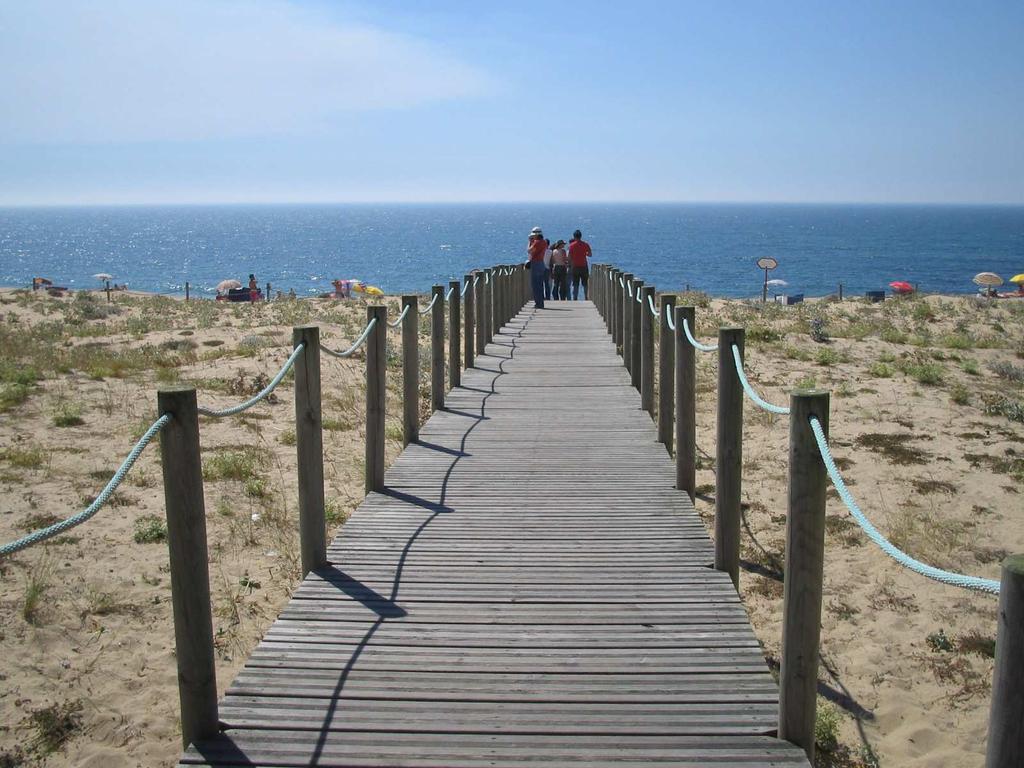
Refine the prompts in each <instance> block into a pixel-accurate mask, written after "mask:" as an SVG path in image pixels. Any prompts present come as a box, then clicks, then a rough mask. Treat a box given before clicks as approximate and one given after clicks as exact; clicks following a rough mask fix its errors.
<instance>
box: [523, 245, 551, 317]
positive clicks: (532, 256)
mask: <svg viewBox="0 0 1024 768" xmlns="http://www.w3.org/2000/svg"><path fill="white" fill-rule="evenodd" d="M547 248H548V244H547V243H546V242H544V233H543V232H542V231H541V228H540V227H534V228H533V229H531V230H530V237H529V240H528V241H527V246H526V254H527V256H528V257H529V261H528V263H527V266H528V267H529V269H530V287H531V288H532V289H533V305H534V306H535V307H536V308H537V309H544V282H545V281H544V271H545V270H544V252H545V251H547Z"/></svg>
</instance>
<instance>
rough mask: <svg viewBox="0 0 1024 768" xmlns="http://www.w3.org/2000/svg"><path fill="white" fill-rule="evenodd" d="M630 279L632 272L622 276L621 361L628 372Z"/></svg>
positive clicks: (630, 353)
mask: <svg viewBox="0 0 1024 768" xmlns="http://www.w3.org/2000/svg"><path fill="white" fill-rule="evenodd" d="M632 281H633V275H632V274H628V273H627V274H625V275H623V276H622V309H621V311H622V319H621V323H622V362H623V363H624V364H625V366H626V370H627V371H628V372H630V373H632V372H633V307H632V305H631V302H632V301H633V299H632V298H630V295H629V292H630V285H631V283H632Z"/></svg>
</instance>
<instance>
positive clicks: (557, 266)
mask: <svg viewBox="0 0 1024 768" xmlns="http://www.w3.org/2000/svg"><path fill="white" fill-rule="evenodd" d="M551 279H552V282H553V283H554V288H553V289H552V291H551V294H552V296H554V298H555V299H556V300H559V299H560V300H562V301H566V300H568V298H569V254H568V253H566V251H565V240H559V241H558V242H557V243H555V245H554V247H553V248H552V249H551Z"/></svg>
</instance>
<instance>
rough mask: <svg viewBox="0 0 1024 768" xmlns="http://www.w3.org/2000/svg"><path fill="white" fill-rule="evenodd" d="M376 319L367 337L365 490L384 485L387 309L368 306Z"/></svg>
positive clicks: (376, 489)
mask: <svg viewBox="0 0 1024 768" xmlns="http://www.w3.org/2000/svg"><path fill="white" fill-rule="evenodd" d="M370 320H376V321H377V323H376V324H375V325H374V326H373V330H372V331H370V337H369V338H368V339H367V340H366V492H367V493H370V492H372V491H379V490H381V489H382V488H383V487H384V416H385V411H384V404H385V397H386V396H387V388H386V382H385V380H384V376H385V372H386V370H387V364H388V351H387V340H388V326H387V322H388V308H387V307H385V306H383V305H380V306H377V305H374V306H368V307H367V308H366V321H367V322H369V321H370Z"/></svg>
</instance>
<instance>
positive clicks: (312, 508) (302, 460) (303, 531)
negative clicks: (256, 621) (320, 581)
mask: <svg viewBox="0 0 1024 768" xmlns="http://www.w3.org/2000/svg"><path fill="white" fill-rule="evenodd" d="M300 344H301V345H302V355H301V356H300V357H299V359H298V360H296V361H295V454H296V458H297V460H298V480H299V549H300V550H301V553H302V575H303V576H305V575H306V574H307V573H309V572H310V571H312V570H315V569H316V568H322V567H323V566H325V565H327V531H326V525H325V522H324V442H323V424H322V421H321V418H322V414H321V401H320V329H319V328H318V327H316V326H315V325H305V326H300V327H297V328H292V346H293V347H298V346H299V345H300Z"/></svg>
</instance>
